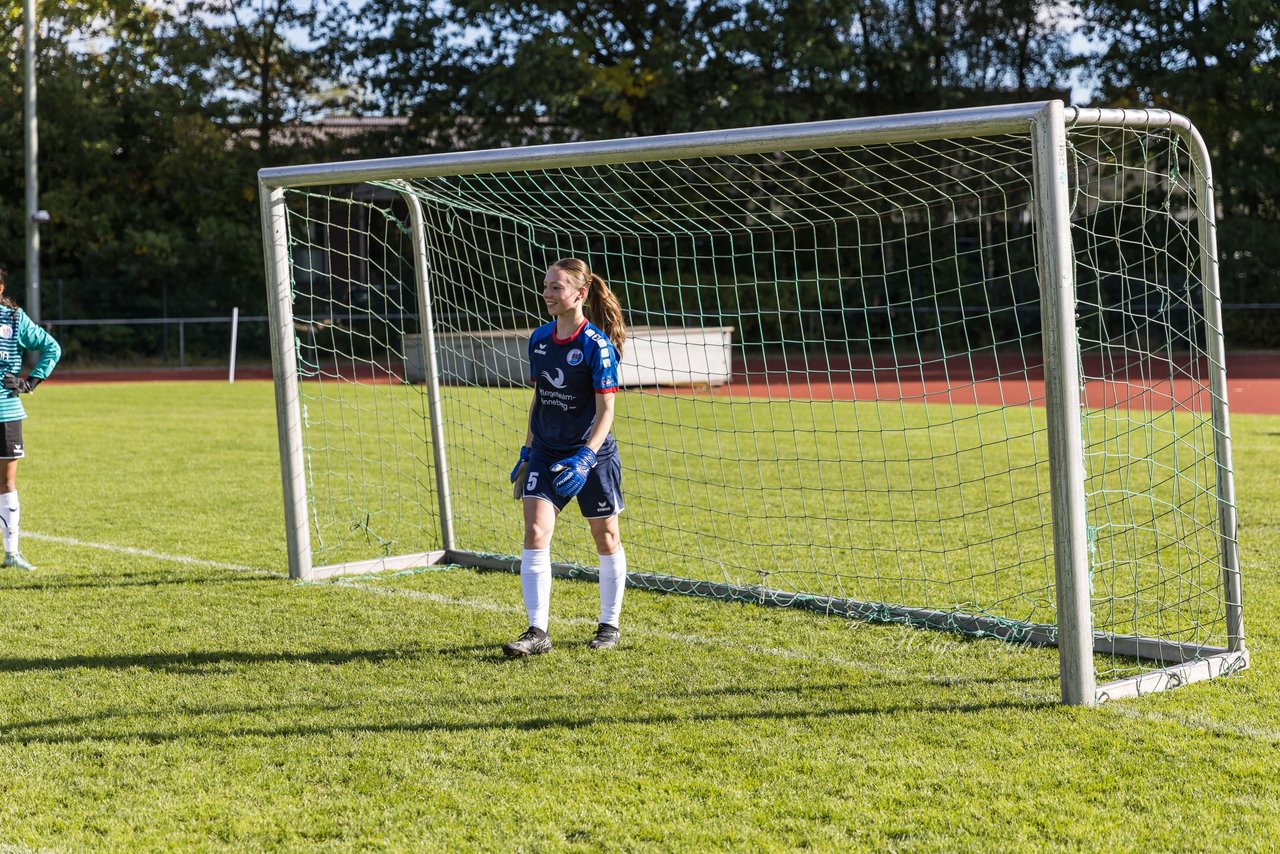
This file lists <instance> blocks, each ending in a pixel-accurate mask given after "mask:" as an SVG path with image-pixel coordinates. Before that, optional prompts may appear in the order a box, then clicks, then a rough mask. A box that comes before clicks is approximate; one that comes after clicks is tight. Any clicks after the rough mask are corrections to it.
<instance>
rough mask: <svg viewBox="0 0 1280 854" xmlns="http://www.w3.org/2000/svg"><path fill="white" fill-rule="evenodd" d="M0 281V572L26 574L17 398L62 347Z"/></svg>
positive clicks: (1, 275)
mask: <svg viewBox="0 0 1280 854" xmlns="http://www.w3.org/2000/svg"><path fill="white" fill-rule="evenodd" d="M5 276H6V274H5V270H4V268H3V267H0V386H3V387H2V388H0V467H3V474H4V483H3V484H0V533H2V534H3V537H4V567H5V568H6V569H8V568H10V567H13V568H16V569H24V570H27V571H31V570H33V569H35V567H34V566H32V565H31V563H30V562H29V561H27V559H26V558H24V557H23V556H22V552H20V551H18V460H20V459H22V458H23V457H24V456H25V455H26V450H25V449H24V448H23V446H22V420H23V419H24V418H26V417H27V411H26V410H25V409H24V408H23V407H22V400H21V399H20V398H19V397H18V395H20V394H30V393H31V392H33V391H35V388H36V386H38V385H40V383H41V382H42V381H44V380H46V379H48V377H49V374H50V373H52V371H53V366H54V365H56V364H58V359H60V358H62V347H60V346H59V345H58V342H57V341H55V340H53V336H52V335H50V334H49V333H48V332H46V331H44V330H43V329H41V328H40V327H39V326H36V325H35V324H34V323H32V322H31V318H29V317H27V313H26V312H25V311H23V310H22V309H20V308H18V306H17V305H16V304H15V303H14V302H13V300H11V299H9V297H7V296H6V295H5V285H6V279H5ZM28 351H35V352H37V353H39V354H40V356H39V360H38V361H37V362H36V365H35V367H34V368H32V369H31V371H30V373H28V374H27V376H25V377H23V376H21V375H20V372H21V371H22V357H23V354H24V353H26V352H28Z"/></svg>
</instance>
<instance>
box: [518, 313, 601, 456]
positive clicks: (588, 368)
mask: <svg viewBox="0 0 1280 854" xmlns="http://www.w3.org/2000/svg"><path fill="white" fill-rule="evenodd" d="M529 378H530V379H531V380H533V383H534V405H533V417H532V418H531V419H530V422H529V424H530V427H531V428H532V429H533V448H534V450H535V451H539V452H541V453H543V454H546V455H547V456H549V457H552V458H560V457H567V456H569V455H571V454H574V453H577V452H578V450H579V449H581V448H582V447H583V446H585V445H586V443H587V437H588V436H590V435H591V422H592V421H594V420H595V417H596V395H597V394H612V393H613V392H615V391H617V390H618V352H617V350H615V349H614V348H613V345H612V344H610V343H609V339H608V338H606V337H605V335H604V333H603V332H601V331H600V330H599V329H597V328H595V327H594V326H592V325H591V324H590V323H588V322H587V321H585V320H584V321H583V322H582V325H581V326H579V327H578V330H577V331H576V332H574V333H573V334H572V335H570V336H569V337H568V338H565V339H560V338H557V337H556V324H555V322H554V321H553V322H551V323H548V324H547V325H546V326H540V327H538V328H537V329H535V330H534V331H533V335H532V336H530V337H529ZM616 449H617V445H616V444H615V443H614V441H613V434H612V433H610V434H609V435H608V436H607V437H606V438H605V440H604V444H603V445H601V446H600V450H599V451H598V452H597V454H596V456H597V457H599V458H600V459H606V458H608V457H609V456H611V455H612V454H614V453H615V452H616Z"/></svg>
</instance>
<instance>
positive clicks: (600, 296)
mask: <svg viewBox="0 0 1280 854" xmlns="http://www.w3.org/2000/svg"><path fill="white" fill-rule="evenodd" d="M551 266H552V267H554V268H556V269H560V270H564V271H566V272H568V273H572V274H573V275H574V276H576V277H577V278H578V280H579V281H581V283H582V285H583V286H584V287H586V289H587V300H586V303H585V304H584V305H583V306H582V311H583V313H584V314H585V315H586V316H587V320H589V321H591V325H592V326H595V327H596V328H597V329H599V330H600V331H601V332H603V333H604V334H605V337H606V338H608V339H609V343H610V344H612V345H613V349H615V350H617V351H618V361H622V345H623V343H624V342H625V341H626V340H627V327H626V323H625V321H624V320H623V319H622V306H621V304H619V302H618V297H617V296H615V295H614V293H613V291H611V290H609V283H608V282H606V281H605V280H604V279H602V278H600V276H598V275H596V274H595V273H593V272H591V268H590V267H588V266H587V262H586V261H582V260H580V259H578V258H561V259H560V260H559V261H557V262H555V263H554V264H552V265H551Z"/></svg>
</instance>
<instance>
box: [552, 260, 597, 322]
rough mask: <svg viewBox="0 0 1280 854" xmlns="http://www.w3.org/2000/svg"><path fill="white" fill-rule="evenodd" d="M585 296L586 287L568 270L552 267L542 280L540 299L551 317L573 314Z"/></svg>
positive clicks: (580, 306) (580, 305)
mask: <svg viewBox="0 0 1280 854" xmlns="http://www.w3.org/2000/svg"><path fill="white" fill-rule="evenodd" d="M586 298H587V289H586V288H585V287H584V286H583V285H582V284H581V283H580V282H579V281H578V278H577V276H575V275H574V274H573V273H570V272H569V271H568V270H562V269H560V268H559V267H552V268H551V269H550V270H548V271H547V277H546V278H545V279H543V281H542V299H543V301H544V302H546V304H547V313H548V314H550V315H551V316H552V317H561V316H564V315H570V316H573V315H575V314H576V313H577V312H578V311H579V310H580V309H581V308H582V303H583V301H584V300H586Z"/></svg>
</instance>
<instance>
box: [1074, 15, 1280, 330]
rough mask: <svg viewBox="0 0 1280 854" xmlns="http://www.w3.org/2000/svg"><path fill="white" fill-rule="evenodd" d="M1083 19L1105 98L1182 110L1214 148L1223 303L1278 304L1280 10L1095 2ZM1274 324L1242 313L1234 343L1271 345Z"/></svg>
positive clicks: (1117, 102)
mask: <svg viewBox="0 0 1280 854" xmlns="http://www.w3.org/2000/svg"><path fill="white" fill-rule="evenodd" d="M1083 13H1084V16H1085V20H1086V22H1087V25H1088V32H1089V34H1090V35H1091V36H1092V37H1093V38H1094V39H1095V41H1096V42H1097V43H1098V44H1099V48H1098V49H1097V50H1096V51H1095V53H1094V55H1092V56H1091V57H1090V58H1089V64H1090V68H1091V70H1092V71H1093V73H1094V75H1095V76H1096V78H1097V82H1098V90H1099V95H1100V100H1101V101H1103V102H1105V103H1110V104H1114V105H1115V106H1124V107H1163V108H1167V109H1170V110H1173V111H1175V112H1179V113H1183V114H1185V115H1187V116H1188V118H1190V119H1191V121H1192V123H1193V124H1195V125H1196V127H1197V128H1198V129H1199V130H1200V132H1201V134H1202V135H1203V136H1204V138H1205V141H1206V143H1207V144H1208V147H1209V152H1210V157H1211V160H1212V166H1213V174H1214V193H1215V196H1216V201H1217V203H1218V208H1219V222H1218V247H1219V250H1220V257H1221V260H1222V279H1223V296H1224V299H1225V300H1227V301H1229V302H1238V303H1255V302H1270V303H1280V243H1277V242H1276V241H1275V240H1274V239H1273V235H1274V234H1275V232H1276V229H1277V227H1280V42H1278V39H1280V2H1277V0H1087V2H1086V3H1085V4H1084V6H1083ZM1228 321H1229V323H1230V322H1231V321H1232V318H1228ZM1274 325H1275V317H1274V316H1268V314H1267V313H1265V312H1263V313H1253V312H1250V313H1241V314H1239V315H1237V316H1236V317H1235V318H1234V323H1233V324H1232V325H1231V326H1229V327H1228V340H1232V341H1239V340H1243V341H1247V342H1258V343H1254V344H1253V346H1259V344H1266V343H1271V344H1272V345H1273V346H1274V333H1273V329H1274Z"/></svg>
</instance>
